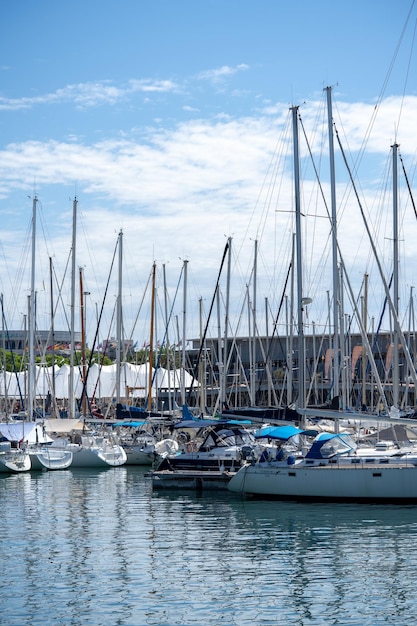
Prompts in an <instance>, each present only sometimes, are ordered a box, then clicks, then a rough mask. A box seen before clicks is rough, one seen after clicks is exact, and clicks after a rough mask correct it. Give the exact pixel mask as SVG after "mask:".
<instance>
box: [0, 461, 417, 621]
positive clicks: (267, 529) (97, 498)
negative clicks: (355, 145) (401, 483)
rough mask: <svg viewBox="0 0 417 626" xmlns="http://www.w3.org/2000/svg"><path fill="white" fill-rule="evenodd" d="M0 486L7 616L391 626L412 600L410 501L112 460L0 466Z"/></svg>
mask: <svg viewBox="0 0 417 626" xmlns="http://www.w3.org/2000/svg"><path fill="white" fill-rule="evenodd" d="M0 498H1V503H2V507H1V515H2V528H3V532H2V534H1V539H0V547H1V554H2V558H1V561H0V593H1V594H2V600H3V606H4V610H5V609H7V610H8V615H10V619H9V617H8V620H7V624H8V625H9V626H14V625H18V624H19V626H20V625H21V624H23V623H28V622H30V623H31V624H40V623H42V624H43V625H44V624H57V625H61V624H62V625H65V626H70V625H74V626H78V625H81V624H87V623H88V624H93V625H103V626H104V625H106V626H107V625H109V626H110V625H115V624H120V625H122V624H123V625H124V626H125V625H126V626H128V625H132V626H133V625H134V626H139V625H142V624H155V625H156V624H158V626H161V625H163V624H167V625H172V624H182V625H188V624H190V625H191V624H198V625H201V624H213V625H214V624H216V626H217V625H218V624H220V623H223V624H228V625H229V624H239V625H246V624H260V625H263V624H278V623H287V624H323V623H324V621H323V619H324V616H325V621H326V623H333V624H336V623H340V624H346V625H350V624H361V625H362V626H363V625H365V624H371V625H372V626H376V625H378V624H386V623H387V616H389V621H388V623H393V622H394V620H395V623H396V626H401V624H405V623H406V620H407V616H410V615H411V614H412V613H413V612H414V611H415V609H416V601H415V599H414V589H413V580H414V571H415V569H416V564H417V563H416V557H415V556H414V553H413V550H412V547H413V545H414V541H415V538H416V533H417V515H416V512H417V507H414V506H410V507H407V506H402V507H395V506H387V505H374V506H372V505H354V504H352V505H343V504H331V505H328V504H323V503H320V504H311V503H308V504H302V503H295V502H274V501H262V500H256V501H255V500H245V499H242V498H241V497H240V496H238V495H236V494H229V493H227V492H225V493H217V494H216V493H207V494H204V493H203V494H200V495H199V496H197V495H195V494H193V493H180V492H162V491H158V492H152V487H151V484H150V482H149V480H148V479H147V478H146V477H145V476H144V470H143V469H141V468H132V467H126V466H125V467H121V468H115V469H107V470H105V471H102V470H81V469H79V470H67V471H63V472H45V473H37V474H21V475H16V476H10V477H4V478H2V479H1V480H0ZM407 623H408V620H407Z"/></svg>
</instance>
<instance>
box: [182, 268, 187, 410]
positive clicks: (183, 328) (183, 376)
mask: <svg viewBox="0 0 417 626" xmlns="http://www.w3.org/2000/svg"><path fill="white" fill-rule="evenodd" d="M187 267H188V260H185V261H184V300H183V305H184V306H183V312H182V363H181V402H182V404H185V342H186V339H185V336H186V321H187Z"/></svg>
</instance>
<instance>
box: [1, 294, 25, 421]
mask: <svg viewBox="0 0 417 626" xmlns="http://www.w3.org/2000/svg"><path fill="white" fill-rule="evenodd" d="M1 315H2V318H3V324H4V327H5V329H6V335H7V340H8V341H9V345H11V339H10V334H9V328H8V326H7V322H6V316H5V314H4V306H3V294H2V296H1ZM10 354H11V356H12V364H13V373H14V375H15V376H16V383H17V388H18V390H19V396H20V401H21V403H22V409H23V410H24V409H25V401H24V398H23V394H22V390H21V388H20V379H19V376H18V375H17V367H16V360H15V357H14V350H11V351H10ZM3 364H4V365H3V366H4V369H6V354H5V352H3Z"/></svg>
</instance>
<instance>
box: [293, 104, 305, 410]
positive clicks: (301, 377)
mask: <svg viewBox="0 0 417 626" xmlns="http://www.w3.org/2000/svg"><path fill="white" fill-rule="evenodd" d="M290 110H291V112H292V124H293V147H294V192H295V234H296V242H295V243H296V260H297V323H298V401H297V407H298V409H304V408H305V363H304V329H303V312H304V303H303V268H302V247H301V203H300V157H299V149H298V106H294V107H291V109H290ZM303 420H304V418H303Z"/></svg>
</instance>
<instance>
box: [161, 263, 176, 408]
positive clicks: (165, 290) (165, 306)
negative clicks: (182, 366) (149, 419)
mask: <svg viewBox="0 0 417 626" xmlns="http://www.w3.org/2000/svg"><path fill="white" fill-rule="evenodd" d="M162 275H163V281H164V309H165V337H166V355H167V362H166V370H167V377H168V385H167V386H168V411H169V414H171V413H172V389H171V347H170V343H169V326H168V322H169V320H168V290H167V277H166V266H165V263H164V264H163V266H162ZM174 389H175V385H174Z"/></svg>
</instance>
